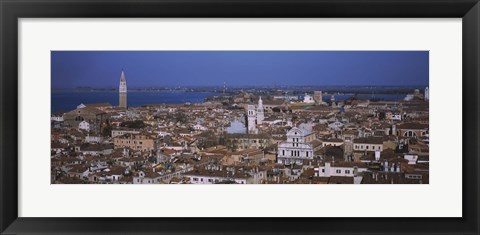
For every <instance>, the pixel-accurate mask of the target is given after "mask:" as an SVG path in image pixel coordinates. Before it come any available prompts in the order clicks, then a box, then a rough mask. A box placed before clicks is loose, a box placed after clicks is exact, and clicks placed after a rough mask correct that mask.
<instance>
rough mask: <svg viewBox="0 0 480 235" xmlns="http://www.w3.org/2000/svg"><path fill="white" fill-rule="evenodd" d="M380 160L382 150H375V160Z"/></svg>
mask: <svg viewBox="0 0 480 235" xmlns="http://www.w3.org/2000/svg"><path fill="white" fill-rule="evenodd" d="M379 160H380V151H378V150H377V151H375V161H379Z"/></svg>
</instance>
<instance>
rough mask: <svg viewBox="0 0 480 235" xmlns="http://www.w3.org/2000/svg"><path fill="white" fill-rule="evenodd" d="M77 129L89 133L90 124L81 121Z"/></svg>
mask: <svg viewBox="0 0 480 235" xmlns="http://www.w3.org/2000/svg"><path fill="white" fill-rule="evenodd" d="M78 129H81V130H86V131H90V123H88V122H87V121H82V122H80V123H79V124H78Z"/></svg>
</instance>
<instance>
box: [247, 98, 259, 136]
mask: <svg viewBox="0 0 480 235" xmlns="http://www.w3.org/2000/svg"><path fill="white" fill-rule="evenodd" d="M256 119H257V114H256V112H255V105H253V104H249V105H248V107H247V130H248V133H249V134H257V133H258V129H257V123H256Z"/></svg>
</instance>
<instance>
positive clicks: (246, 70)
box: [51, 51, 429, 88]
mask: <svg viewBox="0 0 480 235" xmlns="http://www.w3.org/2000/svg"><path fill="white" fill-rule="evenodd" d="M51 56H52V58H51V59H52V87H53V88H73V87H78V86H90V87H117V86H118V82H119V80H120V73H121V70H122V68H123V69H124V70H125V75H126V78H127V85H128V86H130V87H156V86H223V82H226V83H227V86H244V85H249V86H251V85H258V86H265V85H282V86H284V85H318V86H322V85H353V86H354V85H376V86H397V85H399V86H425V85H428V76H429V64H428V63H429V58H428V56H429V54H428V51H52V53H51Z"/></svg>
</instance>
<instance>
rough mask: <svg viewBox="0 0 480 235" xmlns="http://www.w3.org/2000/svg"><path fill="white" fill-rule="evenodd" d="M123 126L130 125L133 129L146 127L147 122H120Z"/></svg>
mask: <svg viewBox="0 0 480 235" xmlns="http://www.w3.org/2000/svg"><path fill="white" fill-rule="evenodd" d="M120 126H121V127H128V128H133V129H140V128H144V127H145V123H144V122H143V121H142V120H135V121H125V122H122V123H120Z"/></svg>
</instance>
